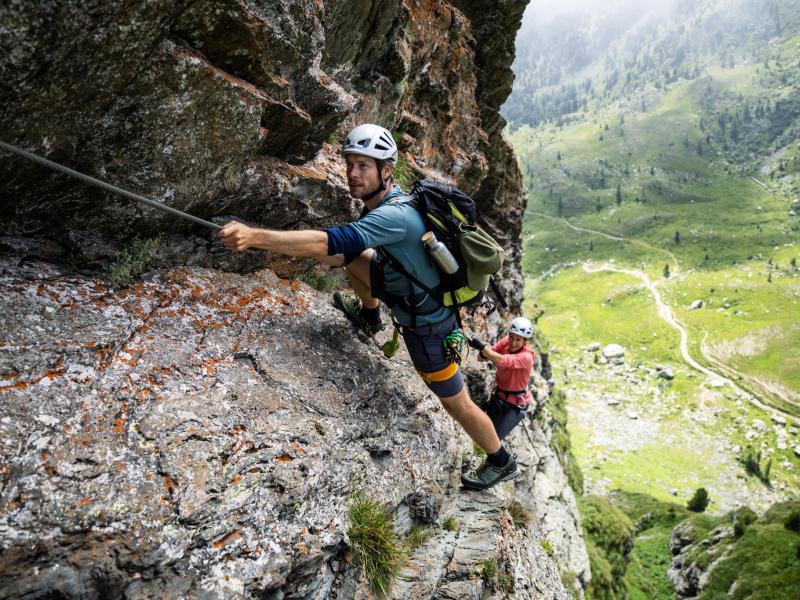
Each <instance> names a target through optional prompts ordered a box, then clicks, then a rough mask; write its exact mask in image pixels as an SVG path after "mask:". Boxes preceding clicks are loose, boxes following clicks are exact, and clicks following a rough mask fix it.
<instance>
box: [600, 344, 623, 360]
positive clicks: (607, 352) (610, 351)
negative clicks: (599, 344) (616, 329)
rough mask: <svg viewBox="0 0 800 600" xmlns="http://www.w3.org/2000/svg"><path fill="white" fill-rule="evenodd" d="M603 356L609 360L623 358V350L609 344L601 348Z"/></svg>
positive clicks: (616, 345) (620, 347) (618, 346)
mask: <svg viewBox="0 0 800 600" xmlns="http://www.w3.org/2000/svg"><path fill="white" fill-rule="evenodd" d="M603 356H604V357H606V358H607V359H609V360H611V359H612V358H624V357H625V348H623V347H622V346H620V345H619V344H609V345H608V346H606V347H605V348H603Z"/></svg>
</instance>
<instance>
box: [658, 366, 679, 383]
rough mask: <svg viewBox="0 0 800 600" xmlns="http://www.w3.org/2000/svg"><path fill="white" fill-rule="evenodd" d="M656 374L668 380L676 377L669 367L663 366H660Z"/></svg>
mask: <svg viewBox="0 0 800 600" xmlns="http://www.w3.org/2000/svg"><path fill="white" fill-rule="evenodd" d="M656 376H657V377H659V378H661V379H666V380H668V381H669V380H672V379H675V373H674V372H673V370H672V369H670V368H669V367H661V366H660V367H658V368H657V374H656Z"/></svg>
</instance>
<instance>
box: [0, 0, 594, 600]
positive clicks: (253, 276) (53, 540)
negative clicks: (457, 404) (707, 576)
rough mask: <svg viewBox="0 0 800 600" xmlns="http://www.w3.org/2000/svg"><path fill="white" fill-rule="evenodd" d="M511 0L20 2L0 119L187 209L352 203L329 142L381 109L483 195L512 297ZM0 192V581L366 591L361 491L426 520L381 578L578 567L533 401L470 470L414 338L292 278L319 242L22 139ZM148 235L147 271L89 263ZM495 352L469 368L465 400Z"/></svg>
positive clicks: (435, 593)
mask: <svg viewBox="0 0 800 600" xmlns="http://www.w3.org/2000/svg"><path fill="white" fill-rule="evenodd" d="M524 5H525V2H524V1H521V0H519V1H513V2H512V1H509V2H497V3H494V4H493V5H492V6H491V7H489V6H487V5H486V4H485V3H474V2H467V1H462V2H454V3H445V2H433V3H427V2H410V1H406V2H385V3H372V2H330V1H328V2H320V1H310V0H309V1H303V2H280V1H271V2H239V1H230V0H216V1H215V0H207V1H204V0H199V1H198V0H196V1H192V2H190V1H188V0H184V1H176V0H172V1H168V2H158V3H152V2H131V3H127V2H113V3H108V2H93V1H90V0H86V1H83V2H73V3H67V4H64V3H60V2H37V3H28V2H22V1H15V0H12V1H11V2H8V3H5V4H4V5H3V7H0V46H1V47H2V48H3V49H4V52H2V53H0V74H2V77H0V131H2V132H3V134H2V136H3V139H4V140H5V141H8V142H10V143H14V144H16V145H19V146H22V147H25V148H28V149H30V150H33V151H35V152H38V153H40V154H42V155H46V156H48V157H49V158H51V159H53V160H56V161H59V162H63V163H64V164H66V165H68V166H71V167H73V168H75V169H78V170H81V171H83V172H86V173H89V174H92V175H95V176H98V177H101V178H103V179H106V180H108V181H111V182H113V183H115V184H117V185H120V186H122V187H125V188H127V189H131V190H132V191H135V192H138V193H141V194H144V195H147V196H150V197H153V198H155V199H158V200H161V201H163V202H165V203H167V204H169V205H171V206H174V207H176V208H179V209H182V210H187V211H190V212H192V213H194V214H197V215H199V216H202V217H204V218H209V219H218V220H220V221H223V220H225V219H226V218H228V217H227V215H236V216H238V217H239V218H242V219H245V220H249V221H252V222H256V223H259V224H262V225H265V226H270V227H277V228H302V227H322V226H326V225H329V224H333V223H336V222H341V221H343V220H349V219H351V218H353V215H354V211H355V210H356V208H357V207H356V206H354V203H353V201H352V200H351V199H350V198H349V196H348V194H347V191H346V187H345V186H344V180H343V173H342V171H341V169H340V162H339V158H338V149H339V142H338V140H339V139H340V138H341V136H342V134H343V133H344V132H346V131H347V129H348V128H349V127H351V126H352V125H353V124H355V123H357V122H361V121H375V122H380V123H384V124H386V126H387V127H389V128H390V129H392V130H393V131H394V132H395V133H396V134H397V136H398V140H399V144H400V146H401V149H402V151H403V153H402V158H403V160H402V161H401V165H402V166H403V167H404V168H405V169H406V170H407V172H414V171H415V170H419V169H424V170H425V171H427V172H429V173H433V174H436V175H438V176H442V177H449V178H452V179H453V180H454V181H455V182H456V183H457V184H458V185H459V186H460V187H462V188H463V189H465V190H466V191H468V192H470V193H471V194H473V195H474V197H475V198H476V200H477V201H478V204H479V208H480V214H481V220H482V221H483V224H484V226H485V227H486V228H487V229H488V230H490V231H491V232H492V233H493V234H494V235H495V236H496V237H497V238H498V239H499V240H500V241H501V242H502V243H503V244H504V246H505V247H506V248H507V250H508V252H509V256H510V260H509V261H508V262H507V265H506V267H505V272H504V281H503V286H502V287H504V288H505V290H506V292H507V296H508V297H509V299H510V300H511V305H512V309H513V310H518V309H519V307H520V305H521V294H522V286H521V285H520V282H521V281H522V278H521V275H520V270H519V252H520V251H519V243H518V242H519V233H520V229H521V215H522V212H523V210H524V194H523V190H522V187H521V181H520V175H519V172H518V169H517V166H516V162H515V159H514V157H513V154H512V152H511V150H510V148H509V147H508V145H507V144H506V143H505V141H503V139H502V137H501V131H500V130H501V128H502V126H503V121H502V119H501V118H500V117H499V115H498V113H497V109H498V108H499V105H500V103H502V102H503V100H504V99H505V97H506V95H507V94H508V91H509V90H510V83H511V79H512V74H511V71H510V69H509V66H510V63H511V59H512V57H513V37H514V32H515V31H516V29H517V27H518V25H519V20H520V18H521V13H522V10H523V8H524ZM0 218H2V220H3V223H4V228H3V229H4V231H3V232H2V233H3V235H2V236H0V250H2V252H3V256H2V257H1V258H0V278H2V290H3V292H2V297H3V303H2V309H0V324H1V326H0V331H2V333H0V378H1V379H0V396H1V397H0V400H2V404H0V432H2V436H0V437H2V442H0V548H2V553H1V554H0V598H12V597H14V598H16V597H25V598H45V597H47V598H115V597H120V598H121V597H125V598H155V597H159V598H161V597H174V598H183V597H209V598H228V597H261V598H284V597H285V598H357V597H364V598H366V597H367V596H368V594H369V591H368V586H367V584H366V583H365V581H364V577H363V574H362V573H361V571H360V569H358V568H357V567H356V565H355V562H354V561H353V560H352V557H351V556H350V554H349V552H348V543H349V540H348V536H347V533H346V531H347V504H348V501H349V499H350V498H352V496H353V494H354V493H355V492H358V491H361V492H363V493H364V494H366V495H368V496H370V497H372V498H376V499H378V500H380V501H381V502H384V503H385V504H386V506H387V507H388V509H389V510H390V511H391V514H392V515H393V518H394V521H395V524H396V527H397V529H398V531H399V532H400V533H401V534H405V533H407V532H408V531H409V530H410V528H411V523H412V522H423V523H432V524H433V529H432V530H431V531H432V536H431V537H430V538H429V539H428V540H427V541H425V542H424V543H423V544H422V545H421V546H419V547H418V548H417V549H415V550H414V551H413V552H412V554H411V557H410V560H409V563H408V565H407V566H406V568H405V570H404V572H403V575H402V576H401V578H400V580H399V581H398V582H397V584H396V586H395V588H394V592H393V594H394V595H395V596H396V597H403V598H424V597H438V598H480V597H515V598H563V597H567V592H566V590H565V589H564V587H563V585H562V584H561V582H560V579H559V567H558V566H557V565H556V564H555V562H554V561H553V560H552V559H551V557H550V556H548V554H554V555H555V556H556V557H557V558H558V559H559V560H560V562H561V567H560V568H561V569H563V570H569V571H571V572H573V573H576V574H578V575H579V579H582V580H584V581H585V580H586V578H588V567H587V566H586V564H585V550H584V549H583V545H582V541H581V540H580V535H579V532H580V525H579V519H578V517H577V512H576V510H575V506H574V498H573V497H572V496H571V491H570V490H569V488H568V486H566V480H565V478H564V476H563V472H561V471H560V467H559V465H558V461H557V459H556V458H555V454H554V453H553V452H552V451H551V450H550V449H549V447H548V436H549V435H550V434H549V432H548V428H547V424H546V423H545V422H535V421H533V420H530V421H529V422H528V423H527V424H526V427H525V428H524V429H521V430H520V431H519V432H517V433H516V434H515V435H516V436H517V437H516V438H515V439H512V442H511V443H512V445H514V447H515V450H519V452H518V453H519V454H520V457H521V459H522V460H521V462H522V464H523V465H524V467H525V469H526V474H525V475H524V476H523V477H520V478H519V479H518V480H517V483H516V485H515V486H508V487H506V488H504V489H501V490H497V491H496V492H495V493H488V494H474V493H465V492H464V491H462V490H460V489H459V487H458V485H457V484H458V476H459V474H460V472H461V469H462V463H464V462H465V461H466V462H469V461H470V460H474V458H471V444H470V443H469V442H468V440H467V439H466V438H465V437H464V436H463V434H460V433H459V432H458V431H457V429H456V428H455V427H454V426H453V424H452V422H451V421H450V420H449V418H448V417H447V416H446V415H445V414H444V411H443V410H442V409H441V407H440V406H439V404H438V401H436V400H435V398H433V397H432V396H431V395H430V394H429V393H428V392H427V390H425V388H424V387H423V386H422V385H421V383H420V382H419V381H418V380H417V378H416V376H415V375H414V372H413V369H412V368H411V366H410V363H409V362H408V360H407V359H404V358H403V357H402V356H399V357H398V358H396V359H395V360H394V361H386V360H385V359H382V358H380V357H379V355H378V353H377V349H376V348H375V347H374V345H372V343H371V342H370V341H369V340H366V339H359V338H358V337H357V336H356V335H354V332H353V331H352V330H351V329H350V328H349V326H348V324H347V323H346V322H345V321H344V320H343V319H342V318H340V316H339V315H338V314H336V313H335V312H334V311H333V310H332V308H331V307H330V306H329V305H328V301H327V299H326V296H325V295H323V294H320V293H318V292H316V291H315V290H313V289H312V288H309V287H308V286H306V285H304V284H301V283H299V282H298V281H296V280H288V279H284V278H282V277H287V276H290V275H297V274H298V273H307V272H309V271H310V270H311V269H312V266H311V265H309V264H307V263H305V262H291V263H288V262H285V261H279V260H278V259H277V258H273V257H268V256H265V255H264V254H261V253H255V252H252V253H246V254H245V255H242V256H241V257H234V256H233V255H231V254H229V253H227V252H226V251H224V249H222V248H221V247H220V246H219V245H218V244H217V243H215V242H214V240H213V239H212V238H211V237H210V236H209V235H208V234H207V233H206V232H204V231H198V230H196V229H193V228H192V226H187V225H185V224H183V223H181V222H176V221H175V220H174V219H171V218H167V217H166V216H165V215H163V214H161V213H159V212H157V211H154V210H151V209H146V208H142V207H141V206H137V205H133V204H130V203H128V202H127V201H125V200H120V199H117V198H114V197H109V196H107V195H104V194H102V193H100V192H97V191H96V190H93V189H89V188H86V187H85V186H82V185H79V184H77V183H75V182H72V181H69V180H66V179H64V178H63V177H62V176H60V175H56V174H52V173H47V172H43V171H41V170H40V169H39V168H38V167H35V166H33V165H29V164H25V163H23V162H20V161H17V160H16V159H12V158H10V157H0ZM156 234H159V235H160V236H161V238H160V239H161V246H160V249H159V251H158V259H159V266H160V267H162V268H161V269H160V270H157V271H152V272H150V273H149V274H148V275H147V276H146V277H145V279H144V281H143V282H141V283H137V284H135V285H132V286H130V287H127V288H125V289H122V290H118V289H111V288H109V287H108V286H107V285H106V284H104V283H103V282H102V281H101V280H99V279H98V278H97V277H95V276H92V272H91V269H92V268H93V267H97V266H102V265H104V264H107V263H109V262H111V261H114V260H115V259H114V256H115V254H116V256H117V259H116V260H119V254H118V251H119V249H120V248H124V247H126V244H127V243H128V242H129V240H130V239H131V238H132V237H133V236H139V237H142V238H149V237H152V236H155V235H156ZM220 269H222V270H220ZM237 270H238V271H245V272H249V273H250V274H249V275H242V274H237V273H234V272H232V271H237ZM486 326H487V325H486V324H483V325H482V327H486ZM493 327H496V324H495V325H494V326H492V327H490V328H489V330H486V329H484V333H485V334H488V335H494V334H496V329H494V328H493ZM476 368H477V367H476V366H475V365H473V369H476ZM488 376H489V374H488V373H486V372H483V373H481V372H478V371H475V373H473V375H472V376H471V377H470V379H471V381H472V383H473V387H474V388H475V389H474V392H475V394H476V397H480V395H481V393H482V390H485V385H486V384H485V381H486V378H487V377H488ZM541 401H542V402H545V401H546V395H543V396H542V397H541ZM522 435H525V436H526V438H525V439H524V440H523V439H522V438H521V437H519V436H522ZM523 446H524V447H525V448H527V449H523ZM526 453H527V454H526ZM512 497H517V498H518V499H519V500H520V501H521V503H522V504H523V505H526V506H527V507H528V508H529V509H530V510H531V511H532V512H533V513H534V518H533V520H532V521H531V523H530V524H529V525H526V524H525V523H524V522H521V521H520V519H519V518H517V521H518V522H516V523H515V522H514V520H513V518H509V515H508V513H507V511H506V507H507V504H508V501H509V499H510V498H512ZM450 516H453V517H455V522H456V523H457V526H456V527H455V529H454V530H451V529H452V528H450V527H448V528H444V527H441V524H443V523H444V522H445V521H446V519H447V518H448V517H450ZM543 537H546V538H547V540H548V541H549V543H541V542H540V539H541V538H543ZM551 545H552V546H553V547H554V548H555V550H551V551H550V552H545V550H544V548H549V547H550V546H551ZM581 551H582V552H583V554H581ZM486 561H490V562H493V564H494V565H495V566H496V567H498V570H499V571H498V574H497V575H495V576H492V575H491V572H490V571H491V570H488V571H487V568H486ZM582 561H583V562H582Z"/></svg>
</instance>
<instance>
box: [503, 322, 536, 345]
mask: <svg viewBox="0 0 800 600" xmlns="http://www.w3.org/2000/svg"><path fill="white" fill-rule="evenodd" d="M508 333H514V334H516V335H518V336H520V337H523V338H525V339H526V340H527V339H530V338H531V336H533V326H532V325H531V322H530V321H529V320H528V319H526V318H525V317H517V318H516V319H514V320H513V321H511V327H509V328H508Z"/></svg>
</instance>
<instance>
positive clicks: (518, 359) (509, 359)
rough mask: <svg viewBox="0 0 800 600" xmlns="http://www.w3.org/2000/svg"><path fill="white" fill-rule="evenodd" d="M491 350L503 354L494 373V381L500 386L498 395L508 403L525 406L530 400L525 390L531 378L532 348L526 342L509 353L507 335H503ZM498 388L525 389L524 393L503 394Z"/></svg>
mask: <svg viewBox="0 0 800 600" xmlns="http://www.w3.org/2000/svg"><path fill="white" fill-rule="evenodd" d="M492 350H494V351H495V352H497V353H498V354H502V355H503V358H502V360H501V361H500V364H499V365H497V374H496V375H495V383H496V384H497V387H498V388H500V389H499V390H498V396H500V399H501V400H505V401H506V402H509V403H510V404H514V405H516V406H520V407H524V406H527V405H528V403H529V402H530V401H531V392H530V390H527V387H528V381H529V380H530V378H531V371H533V357H534V353H533V350H532V349H531V347H530V346H529V345H527V344H526V345H525V346H523V347H522V350H520V351H519V352H515V353H513V354H509V353H508V336H505V337H504V338H503V339H502V340H500V341H499V342H497V343H496V344H495V345H494V346H492ZM500 390H507V391H509V392H516V391H518V390H526V392H525V394H524V395H515V394H504V393H503V392H502V391H500Z"/></svg>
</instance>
